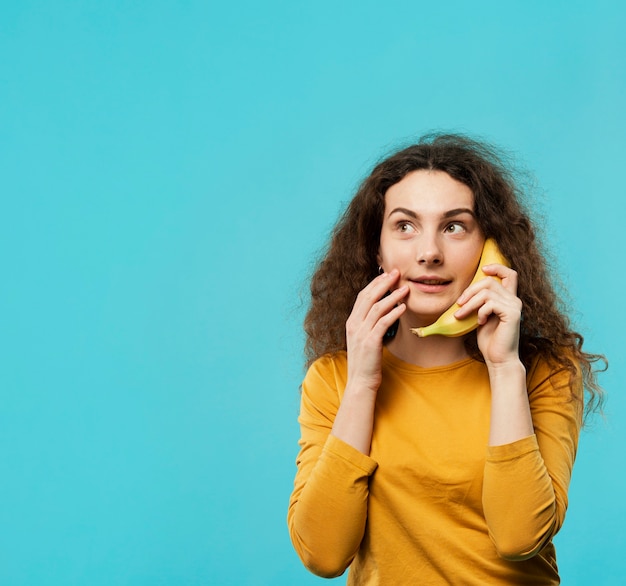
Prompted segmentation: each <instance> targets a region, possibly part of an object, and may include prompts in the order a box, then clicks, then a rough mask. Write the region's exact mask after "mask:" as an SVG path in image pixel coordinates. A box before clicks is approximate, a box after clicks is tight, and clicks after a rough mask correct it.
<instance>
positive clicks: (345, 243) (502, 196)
mask: <svg viewBox="0 0 626 586" xmlns="http://www.w3.org/2000/svg"><path fill="white" fill-rule="evenodd" d="M417 170H429V171H443V172H445V173H447V174H448V175H450V176H451V177H452V178H453V179H456V180H457V181H459V182H460V183H463V184H464V185H467V186H468V187H469V188H470V189H471V190H472V193H473V195H474V207H475V210H474V212H475V214H476V218H477V221H478V224H479V226H480V227H481V229H482V231H483V233H484V235H485V237H486V238H494V239H495V240H496V242H498V245H499V247H500V249H501V250H502V252H503V254H504V255H505V256H506V257H507V259H508V260H509V261H510V263H511V266H512V268H513V269H515V270H516V271H517V273H518V275H519V279H518V282H519V285H518V296H519V298H520V299H521V301H522V303H523V320H522V324H521V332H520V358H521V360H522V362H523V364H524V365H525V366H526V368H528V367H529V366H530V365H531V363H532V362H533V360H534V359H535V358H537V357H539V356H542V357H543V358H545V359H546V360H548V361H549V362H550V363H551V364H553V365H555V366H556V367H558V368H565V369H567V370H568V371H569V372H570V374H571V376H572V377H576V376H579V375H580V376H582V382H583V386H584V388H585V390H586V392H587V401H586V407H587V412H588V413H590V412H592V411H596V410H600V409H601V407H602V403H603V399H604V393H603V390H602V389H601V387H600V386H599V384H598V382H597V376H596V375H597V370H596V369H595V368H594V367H593V365H594V363H596V362H598V361H600V362H602V363H603V364H604V368H606V359H605V358H604V357H603V356H601V355H598V354H590V353H587V352H585V351H583V348H582V347H583V337H582V336H581V335H580V334H579V333H577V332H575V331H573V329H572V328H571V325H570V321H569V319H568V317H567V315H566V312H565V308H564V303H563V301H562V299H561V298H560V297H559V296H558V295H557V293H556V290H555V286H554V284H553V282H552V280H551V279H550V276H549V271H548V264H547V262H546V260H545V258H544V256H543V254H542V253H541V251H540V247H539V244H538V237H537V233H536V230H535V227H534V225H533V222H532V221H531V219H530V217H529V214H528V213H527V212H526V210H525V209H524V206H523V205H522V203H521V202H522V200H523V190H522V189H521V187H520V185H519V184H518V182H516V181H515V177H514V173H513V171H512V170H511V169H510V166H507V165H506V164H505V158H504V157H503V155H501V154H500V153H499V152H498V151H497V150H496V149H495V148H494V147H493V146H491V145H489V144H487V143H485V142H481V141H478V140H475V139H472V138H469V137H467V136H464V135H459V134H429V135H426V136H424V137H422V138H421V139H420V140H419V142H418V143H417V144H414V145H412V146H409V147H407V148H404V149H402V150H400V151H398V152H396V153H394V154H392V155H391V156H389V157H388V158H386V159H384V160H382V161H381V162H380V163H379V164H378V165H376V167H375V168H374V170H373V171H372V173H371V174H370V175H369V176H368V177H367V178H366V179H365V180H364V181H363V183H362V184H361V186H360V187H359V189H358V191H357V193H356V195H355V197H354V198H353V199H352V201H351V202H350V203H349V205H348V207H347V209H346V210H345V212H344V213H343V215H342V216H341V218H340V219H339V222H338V223H337V225H336V226H335V228H334V230H333V232H332V234H331V239H330V243H329V244H328V247H327V249H326V251H325V254H324V256H323V258H322V259H321V260H320V261H319V263H318V265H317V267H316V270H315V272H314V274H313V276H312V278H311V283H310V295H311V297H310V306H309V309H308V312H307V314H306V317H305V320H304V330H305V334H306V343H305V357H306V365H307V366H308V365H310V364H311V363H312V362H313V361H314V360H315V359H317V358H318V357H320V356H322V355H324V354H328V353H332V352H337V351H341V350H345V349H346V332H345V324H346V320H347V319H348V316H349V315H350V312H351V311H352V307H353V305H354V302H355V300H356V297H357V295H358V293H359V292H360V291H361V290H362V289H363V288H364V287H365V286H366V285H367V284H368V283H369V282H370V281H371V280H372V279H373V278H374V277H375V276H376V275H377V273H378V264H377V261H376V258H377V254H378V250H379V245H380V233H381V228H382V221H383V214H384V209H385V193H386V192H387V189H389V188H390V187H391V186H392V185H394V184H396V183H398V182H399V181H401V180H402V179H403V178H404V177H405V176H406V175H407V174H409V173H411V172H413V171H417ZM393 334H394V330H393V328H390V331H389V332H388V336H389V337H391V336H393ZM465 344H466V347H467V350H468V352H469V354H470V355H471V356H472V357H474V358H476V359H478V360H482V356H481V354H480V351H479V350H478V345H477V343H476V335H475V333H474V334H470V335H468V336H467V337H466V338H465ZM600 370H602V369H600Z"/></svg>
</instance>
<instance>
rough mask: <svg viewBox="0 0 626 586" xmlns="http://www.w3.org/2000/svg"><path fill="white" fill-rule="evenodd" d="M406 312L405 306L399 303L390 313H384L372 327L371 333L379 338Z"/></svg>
mask: <svg viewBox="0 0 626 586" xmlns="http://www.w3.org/2000/svg"><path fill="white" fill-rule="evenodd" d="M405 311H406V304H404V303H399V304H398V305H395V306H394V307H393V308H392V309H391V311H389V312H387V313H385V314H384V315H383V316H381V317H380V319H379V320H378V321H377V322H376V324H375V325H374V327H373V328H372V332H373V333H374V334H375V335H376V336H377V337H381V338H382V336H384V335H385V334H386V333H387V330H388V329H389V328H390V327H391V326H392V325H393V324H394V323H396V321H397V320H398V319H400V316H401V315H402V314H403V313H404V312H405Z"/></svg>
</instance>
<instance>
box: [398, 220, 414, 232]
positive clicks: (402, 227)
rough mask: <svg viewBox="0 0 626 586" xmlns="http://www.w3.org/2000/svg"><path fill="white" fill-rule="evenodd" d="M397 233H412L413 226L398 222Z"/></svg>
mask: <svg viewBox="0 0 626 586" xmlns="http://www.w3.org/2000/svg"><path fill="white" fill-rule="evenodd" d="M398 231H399V232H401V233H403V234H406V233H407V232H412V231H413V226H411V224H409V222H399V223H398Z"/></svg>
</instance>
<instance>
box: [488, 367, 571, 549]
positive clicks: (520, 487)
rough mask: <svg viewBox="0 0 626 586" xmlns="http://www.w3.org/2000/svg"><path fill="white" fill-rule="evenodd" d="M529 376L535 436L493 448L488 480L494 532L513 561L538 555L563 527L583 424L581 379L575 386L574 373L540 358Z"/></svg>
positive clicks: (498, 545) (490, 523)
mask: <svg viewBox="0 0 626 586" xmlns="http://www.w3.org/2000/svg"><path fill="white" fill-rule="evenodd" d="M527 379H528V394H529V401H530V408H531V415H532V419H533V425H534V428H535V434H534V435H532V436H530V437H527V438H523V439H521V440H519V441H516V442H513V443H511V444H508V445H503V446H492V447H489V448H488V451H487V458H486V463H485V471H484V479H483V497H482V499H483V507H484V514H485V519H486V521H487V526H488V529H489V536H490V537H491V540H492V541H493V543H494V545H495V546H496V549H497V551H498V553H499V555H500V556H502V557H503V558H505V559H508V560H512V561H519V560H525V559H528V558H530V557H532V556H534V555H535V554H537V553H538V552H539V551H540V550H541V549H542V548H543V547H544V546H545V545H546V544H547V543H548V542H549V541H550V540H551V539H552V537H554V535H555V534H556V533H557V531H558V530H559V529H560V528H561V526H562V524H563V521H564V518H565V512H566V509H567V491H568V488H569V483H570V479H571V474H572V468H573V465H574V459H575V457H576V449H577V445H578V436H579V432H580V426H581V413H582V385H581V381H580V379H579V378H576V379H575V380H574V381H573V385H572V383H571V382H570V375H569V372H567V371H565V370H562V371H559V372H556V373H554V372H550V369H549V367H548V365H547V364H545V363H544V362H537V363H535V364H534V365H533V367H532V368H531V370H530V372H529V374H528V377H527ZM572 387H573V391H574V393H573V394H574V395H575V397H573V398H572V393H571V392H570V389H572Z"/></svg>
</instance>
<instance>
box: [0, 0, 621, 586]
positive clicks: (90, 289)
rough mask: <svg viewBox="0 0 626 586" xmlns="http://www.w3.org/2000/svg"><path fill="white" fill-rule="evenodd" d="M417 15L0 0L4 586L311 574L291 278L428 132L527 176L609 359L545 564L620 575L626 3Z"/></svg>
mask: <svg viewBox="0 0 626 586" xmlns="http://www.w3.org/2000/svg"><path fill="white" fill-rule="evenodd" d="M434 4H435V3H431V2H429V3H426V2H415V1H410V2H409V1H406V2H405V1H394V2H390V3H387V4H385V3H382V2H372V1H369V0H360V1H359V2H356V1H355V0H352V1H346V2H330V1H328V0H321V1H319V0H318V1H317V2H314V3H313V2H309V3H299V2H287V1H278V0H272V1H266V2H261V3H259V2H249V1H248V2H234V3H232V4H230V5H227V4H222V3H217V2H208V3H207V2H201V1H198V0H186V1H183V0H181V1H178V2H165V1H159V0H153V1H151V2H145V1H144V2H139V1H137V2H122V1H120V0H117V1H116V0H111V1H107V2H96V1H93V0H92V1H83V2H71V1H69V0H66V1H63V0H58V1H54V2H52V1H48V2H45V1H39V2H37V1H35V0H23V1H20V2H8V1H6V0H5V1H4V2H2V5H1V6H2V7H1V8H0V59H1V66H0V178H1V194H0V197H1V204H2V205H1V213H0V245H1V246H0V250H1V254H2V280H1V284H0V312H1V315H0V331H1V348H0V349H1V352H2V359H1V361H0V389H1V390H0V399H1V403H0V474H1V481H0V497H1V503H2V506H1V507H0V527H1V528H2V529H1V530H0V583H2V584H7V585H11V586H13V585H15V586H21V585H29V586H30V585H37V586H40V585H57V584H58V585H64V586H69V585H75V584H76V585H93V586H98V585H107V586H110V585H111V584H116V585H117V584H120V585H133V586H134V585H150V586H155V585H195V584H219V585H227V584H236V585H242V584H246V585H247V584H250V585H270V584H271V585H274V584H276V585H283V584H285V585H291V584H298V585H299V584H318V583H322V580H321V579H318V578H315V577H313V576H310V575H309V574H308V573H307V572H306V570H304V569H303V568H302V566H301V565H300V562H299V561H298V559H297V557H296V555H295V553H294V552H293V550H292V548H291V545H290V543H289V538H288V534H287V529H286V522H285V517H286V508H287V501H288V498H289V493H290V491H291V486H292V480H293V475H294V472H295V465H294V459H295V456H296V451H297V445H296V441H297V438H298V427H297V423H296V416H297V411H298V400H299V397H298V385H299V383H300V380H301V377H302V375H303V372H302V356H301V349H302V335H301V319H302V316H303V307H302V298H303V294H304V292H305V289H306V284H305V280H306V276H307V275H308V274H309V272H310V269H311V266H312V264H311V263H312V262H313V259H314V257H315V254H316V252H317V251H318V250H319V248H320V247H321V246H322V244H323V243H324V241H325V239H326V236H327V234H328V231H329V230H330V228H331V227H332V225H333V223H334V221H335V219H336V217H337V214H338V213H339V211H340V209H341V208H342V206H343V205H345V202H346V201H347V200H348V199H349V198H350V197H351V195H352V193H353V191H354V189H355V187H356V185H357V183H358V182H359V180H360V179H361V178H362V177H363V176H364V175H365V174H366V173H367V172H368V170H369V169H370V167H371V165H372V164H373V163H374V162H375V161H376V160H377V159H378V157H380V156H381V155H383V154H384V153H386V152H387V151H388V150H389V149H390V148H393V147H394V146H395V145H398V144H400V143H404V142H406V141H407V140H410V139H411V138H412V137H416V136H417V135H419V134H421V133H423V132H425V131H427V130H430V129H446V130H458V131H466V132H469V133H472V134H478V135H480V136H483V137H485V138H487V139H489V140H492V141H495V142H496V143H498V144H501V145H504V146H506V147H507V148H510V149H512V150H513V151H515V152H516V153H518V154H519V155H520V159H521V161H522V163H523V164H524V165H525V166H526V167H528V168H529V169H531V170H532V171H533V172H534V175H535V178H536V180H537V183H538V184H539V185H540V187H541V188H540V192H539V193H540V196H539V198H538V201H537V203H536V205H537V206H538V209H539V210H540V211H541V213H542V215H543V217H544V220H543V221H542V225H543V227H544V230H545V234H546V236H547V238H548V240H549V242H550V243H551V245H552V249H553V252H554V253H555V256H556V257H557V258H558V271H559V272H560V273H561V274H562V275H563V281H564V283H565V286H566V288H567V289H568V290H569V292H570V294H571V298H572V300H573V307H574V313H573V314H572V315H573V316H574V319H575V320H576V323H577V325H578V327H579V328H580V329H581V330H582V332H583V333H584V334H585V336H586V339H587V340H588V348H589V349H590V350H592V351H599V352H604V353H606V354H607V356H608V358H609V360H610V362H611V368H610V370H609V372H608V373H607V374H606V375H604V376H603V378H602V382H603V383H604V385H605V386H606V387H607V389H608V391H609V397H610V398H609V403H608V406H607V421H606V422H603V421H602V420H600V419H598V420H597V421H596V424H595V425H594V426H593V427H592V428H591V429H590V430H589V431H587V432H586V433H585V434H584V435H583V437H582V441H581V446H580V452H579V458H578V462H577V465H576V468H575V471H574V478H573V484H572V487H571V492H570V510H569V513H568V518H567V520H566V523H565V526H564V529H563V531H562V533H561V534H560V535H559V536H558V544H557V548H558V553H559V562H560V566H561V571H562V575H563V578H564V584H568V585H574V584H581V585H587V584H594V585H602V584H610V585H613V584H618V583H620V580H621V579H622V576H623V552H624V549H625V548H626V540H625V538H624V525H625V518H626V505H625V499H624V494H625V493H626V476H625V474H624V463H625V460H624V445H625V440H626V425H625V421H626V400H625V398H624V393H623V385H622V384H621V383H622V381H623V380H624V379H625V378H626V366H625V364H624V362H625V361H624V336H623V333H624V331H625V329H626V322H625V317H624V316H625V312H624V309H623V307H624V303H623V290H624V253H625V252H626V250H625V246H624V219H625V217H626V204H625V201H626V198H625V195H626V194H625V188H624V179H623V169H624V157H625V154H626V149H625V146H626V144H625V143H626V116H625V114H624V104H625V103H626V47H625V41H624V31H625V30H626V11H625V10H624V8H622V6H623V4H622V3H620V2H618V1H614V2H609V1H596V2H589V1H586V2H580V1H576V0H569V1H567V2H565V1H552V2H539V1H534V0H530V1H526V2H521V1H520V2H497V1H478V2H441V3H438V4H437V5H436V6H434ZM343 582H344V578H341V579H339V580H337V581H336V583H343Z"/></svg>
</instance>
